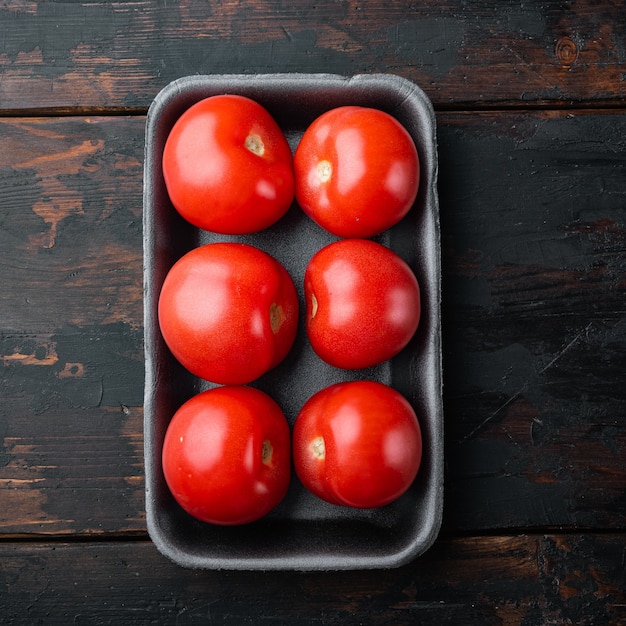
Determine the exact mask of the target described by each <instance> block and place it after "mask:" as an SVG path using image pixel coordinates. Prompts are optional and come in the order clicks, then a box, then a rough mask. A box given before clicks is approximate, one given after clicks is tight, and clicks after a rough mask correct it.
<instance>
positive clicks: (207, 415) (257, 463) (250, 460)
mask: <svg viewBox="0 0 626 626" xmlns="http://www.w3.org/2000/svg"><path fill="white" fill-rule="evenodd" d="M162 459H163V472H164V474H165V480H166V482H167V485H168V487H169V489H170V491H171V492H172V495H173V496H174V498H175V499H176V501H177V502H178V503H179V504H180V506H181V507H182V508H183V509H184V510H185V511H187V512H188V513H189V514H190V515H193V516H194V517H196V518H197V519H199V520H202V521H203V522H211V523H213V524H222V525H234V524H245V523H248V522H252V521H254V520H256V519H259V518H260V517H262V516H263V515H265V514H267V513H269V511H271V510H272V509H273V508H274V507H276V505H277V504H278V503H279V502H280V501H281V500H282V499H283V497H284V496H285V493H286V492H287V488H288V486H289V480H290V472H291V452H290V433H289V425H288V424H287V420H286V419H285V416H284V414H283V412H282V411H281V409H280V407H279V406H278V405H277V404H276V402H274V400H272V398H270V397H269V396H268V395H267V394H265V393H263V392H262V391H259V390H258V389H255V388H253V387H217V388H215V389H211V390H209V391H205V392H203V393H201V394H198V395H197V396H194V397H193V398H191V399H190V400H188V401H187V402H186V403H185V404H183V406H181V407H180V409H178V411H177V412H176V413H175V414H174V417H173V418H172V421H171V422H170V424H169V426H168V429H167V432H166V435H165V440H164V442H163V451H162Z"/></svg>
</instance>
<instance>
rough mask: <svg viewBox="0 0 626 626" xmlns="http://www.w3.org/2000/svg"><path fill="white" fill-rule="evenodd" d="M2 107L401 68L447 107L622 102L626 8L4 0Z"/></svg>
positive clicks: (135, 103)
mask: <svg viewBox="0 0 626 626" xmlns="http://www.w3.org/2000/svg"><path fill="white" fill-rule="evenodd" d="M0 41H1V42H2V44H3V49H2V51H0V75H1V76H2V80H1V81H0V107H1V109H3V110H4V111H5V112H9V113H14V112H16V111H26V110H29V109H42V108H43V109H51V108H53V109H60V110H67V109H69V108H71V107H77V108H79V109H80V108H83V110H84V108H85V107H87V108H89V107H92V108H93V107H96V108H97V107H113V108H122V109H124V108H126V109H128V108H130V109H136V108H137V107H138V108H145V107H147V106H148V104H149V103H150V102H151V101H152V99H153V98H154V96H155V95H156V93H157V92H158V91H159V90H160V89H161V88H162V87H163V86H165V85H166V84H167V83H168V82H169V81H171V80H173V79H175V78H179V77H180V76H185V75H191V74H197V73H203V74H204V73H247V74H252V73H272V72H332V73H338V74H346V75H351V74H354V73H360V72H367V73H371V72H393V73H397V74H399V75H401V76H404V77H406V78H409V79H411V80H414V81H415V82H417V83H418V84H420V85H421V86H422V87H424V89H425V90H426V92H427V93H428V94H429V96H430V97H431V98H432V99H433V101H434V102H435V103H436V104H437V105H441V106H455V107H459V106H463V107H467V106H476V105H492V106H493V105H495V104H497V105H506V106H509V105H520V104H523V105H529V104H538V103H539V104H541V103H544V104H545V103H551V104H554V105H559V106H560V105H563V104H569V103H579V104H580V103H585V104H594V103H595V104H599V103H604V104H606V103H614V104H615V103H617V104H619V103H620V102H622V101H623V97H624V95H625V94H626V81H625V80H624V75H625V74H626V56H625V55H624V50H625V48H626V13H624V7H623V3H622V2H615V1H612V0H600V1H593V2H592V1H591V0H572V1H570V2H566V3H563V2H562V1H561V0H549V1H544V2H539V3H528V4H525V5H524V6H521V5H520V4H519V2H515V1H513V0H506V1H500V0H498V1H493V0H492V1H487V0H484V1H481V2H472V3H467V2H465V1H464V0H453V1H451V2H443V1H442V0H437V1H434V2H428V3H418V4H416V3H412V4H411V3H406V2H403V1H401V0H390V1H388V2H384V3H376V4H372V3H370V4H368V5H363V6H361V5H360V4H359V3H357V2H311V1H309V2H297V3H285V2H279V1H278V0H264V1H262V2H259V1H258V0H246V1H244V2H239V1H235V0H226V1H224V2H219V3H210V4H207V3H206V2H205V1H204V0H185V1H183V2H180V3H165V2H161V1H160V0H141V1H140V2H106V1H103V0H96V1H93V2H87V3H82V4H80V5H77V4H76V3H74V2H37V3H33V2H27V1H26V0H12V1H10V2H8V3H7V2H5V3H3V4H2V5H0Z"/></svg>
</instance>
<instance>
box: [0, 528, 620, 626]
mask: <svg viewBox="0 0 626 626" xmlns="http://www.w3.org/2000/svg"><path fill="white" fill-rule="evenodd" d="M620 541H621V536H616V535H605V536H602V537H595V536H588V535H577V534H572V535H566V536H563V535H532V536H524V535H521V536H501V537H489V538H486V537H473V538H463V539H461V538H457V539H445V540H442V541H440V542H438V543H437V544H436V545H435V546H434V547H433V549H432V550H431V551H429V552H428V553H427V554H426V555H425V556H424V557H423V558H422V559H421V560H420V561H419V563H417V564H416V565H415V566H409V567H403V568H400V569H399V570H391V571H377V572H343V573H342V574H341V575H340V576H337V575H335V574H330V573H315V574H312V573H293V572H290V573H286V572H281V573H273V574H272V575H259V574H258V573H256V574H254V573H249V572H248V573H235V572H197V571H191V570H182V569H180V568H178V567H177V566H175V565H172V564H171V563H169V562H168V561H164V560H163V558H162V557H161V556H160V555H159V554H158V553H157V552H156V549H155V548H154V547H153V546H152V545H150V544H146V543H143V542H139V543H138V542H132V543H126V544H120V543H118V542H91V543H71V544H68V543H58V544H54V545H46V544H41V543H36V544H31V543H28V544H24V543H23V544H8V545H7V544H0V563H2V567H0V582H1V583H2V584H3V586H4V588H5V590H6V594H7V596H8V597H10V598H11V601H10V602H7V603H5V606H3V609H4V610H3V623H14V622H19V623H29V624H50V623H62V624H146V625H147V624H188V625H194V624H198V625H200V624H202V625H206V624H224V625H227V626H242V625H245V624H273V625H274V624H325V625H327V626H339V625H341V626H344V625H349V626H359V625H362V624H384V625H386V626H387V625H388V626H398V625H407V626H408V625H411V624H426V625H430V624H432V625H436V624H480V625H481V626H496V625H500V624H507V625H508V624H520V625H521V624H528V625H535V624H555V625H556V624H559V625H561V624H576V625H577V626H593V625H597V626H600V625H603V624H611V625H613V626H615V625H617V626H619V625H620V624H624V623H626V620H625V619H624V609H623V606H624V605H623V601H624V599H623V582H624V575H623V567H624V564H623V560H622V554H621V553H620V551H616V550H615V545H616V543H619V542H620ZM49 572H55V576H50V575H49ZM85 572H89V578H88V579H85V578H84V577H85ZM9 594H10V595H9ZM24 616H27V617H28V619H29V620H30V621H28V622H26V621H25V620H23V618H24ZM51 616H54V617H55V618H56V621H55V620H54V619H53V620H52V621H51V619H50V617H51Z"/></svg>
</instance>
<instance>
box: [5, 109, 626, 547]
mask: <svg viewBox="0 0 626 626" xmlns="http://www.w3.org/2000/svg"><path fill="white" fill-rule="evenodd" d="M144 122H145V119H144V118H142V117H133V118H126V117H109V118H89V119H87V118H57V119H53V118H47V119H7V120H2V121H0V140H1V141H2V143H3V145H5V146H7V147H8V150H6V151H4V152H2V153H1V154H0V198H1V199H2V202H0V224H2V228H0V243H1V245H2V249H3V251H4V254H3V256H2V257H1V258H0V268H1V270H2V275H3V292H2V298H1V299H0V350H1V351H0V358H2V361H3V367H2V368H1V369H0V393H1V394H2V397H3V402H2V403H0V428H1V434H2V448H1V450H0V532H2V533H5V534H8V535H12V536H15V535H22V534H26V535H30V534H33V533H34V534H39V533H43V534H55V535H63V534H82V533H88V534H90V533H99V534H102V533H105V534H109V535H110V534H115V533H120V532H123V533H143V532H145V519H144V517H145V516H144V512H143V511H144V508H143V465H142V464H143V450H142V427H141V425H142V422H141V420H142V413H141V405H142V401H143V396H142V394H143V343H142V333H143V326H142V324H143V320H142V289H141V282H142V271H141V266H142V250H141V165H142V149H143V125H144ZM438 124H439V128H438V140H439V154H440V180H441V181H442V183H441V185H440V200H441V220H442V243H443V251H442V258H443V280H444V300H443V306H442V315H443V321H444V383H445V395H444V401H445V429H446V494H445V512H444V532H447V533H458V532H468V531H469V532H473V531H482V530H484V529H491V530H494V531H504V532H510V531H511V530H512V529H519V528H522V529H525V528H551V527H561V528H573V529H578V528H589V529H594V528H596V529H620V528H624V521H625V519H626V499H625V497H624V484H625V472H626V470H625V468H624V462H623V460H624V458H625V456H626V437H625V433H626V395H625V391H624V389H625V388H624V385H623V375H622V372H623V366H624V363H625V360H624V357H625V354H626V297H625V295H626V280H625V277H626V254H625V251H626V210H625V204H626V189H625V187H624V180H625V173H626V172H625V168H626V165H625V162H624V159H623V154H624V152H625V150H626V147H625V138H626V115H624V114H622V113H618V112H613V113H609V112H605V113H597V114H589V113H577V114H573V113H571V112H570V113H562V114H557V113H554V112H537V113H510V114H502V113H498V112H493V113H482V114H456V113H445V114H444V113H442V114H440V115H439V116H438ZM450 181H453V184H451V183H450Z"/></svg>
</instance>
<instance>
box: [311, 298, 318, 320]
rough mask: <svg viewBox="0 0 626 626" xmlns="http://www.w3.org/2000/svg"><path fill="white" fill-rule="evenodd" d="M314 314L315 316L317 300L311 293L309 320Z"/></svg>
mask: <svg viewBox="0 0 626 626" xmlns="http://www.w3.org/2000/svg"><path fill="white" fill-rule="evenodd" d="M316 314H317V298H316V297H315V294H314V293H312V294H311V319H313V318H314V317H315V315H316Z"/></svg>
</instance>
